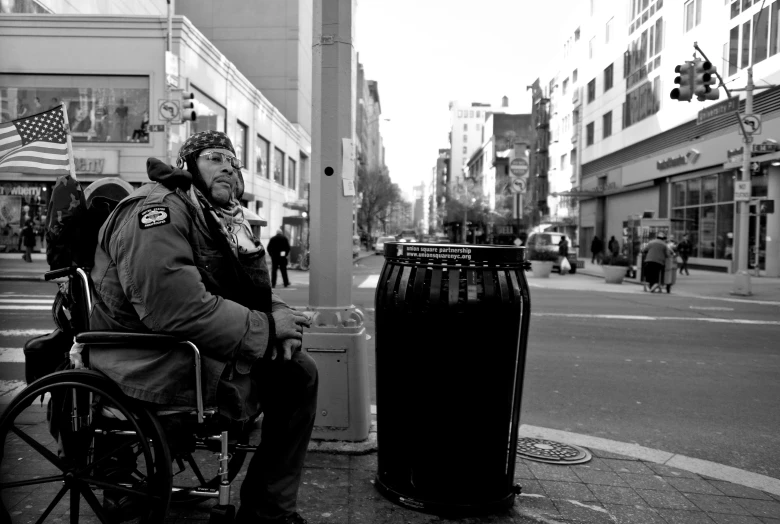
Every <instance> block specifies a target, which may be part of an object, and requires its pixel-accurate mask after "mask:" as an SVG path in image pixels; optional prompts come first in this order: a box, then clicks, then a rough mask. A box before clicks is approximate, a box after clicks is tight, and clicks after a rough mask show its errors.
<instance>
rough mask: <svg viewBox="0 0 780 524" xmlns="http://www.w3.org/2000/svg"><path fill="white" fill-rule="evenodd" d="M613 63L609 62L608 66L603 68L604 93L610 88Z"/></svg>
mask: <svg viewBox="0 0 780 524" xmlns="http://www.w3.org/2000/svg"><path fill="white" fill-rule="evenodd" d="M612 65H613V64H609V66H608V67H607V68H606V69H605V70H604V92H605V93H606V92H607V91H609V90H610V89H612V71H613V68H612Z"/></svg>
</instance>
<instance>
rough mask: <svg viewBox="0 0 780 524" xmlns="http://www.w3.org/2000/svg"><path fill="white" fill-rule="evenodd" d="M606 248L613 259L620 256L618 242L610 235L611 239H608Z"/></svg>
mask: <svg viewBox="0 0 780 524" xmlns="http://www.w3.org/2000/svg"><path fill="white" fill-rule="evenodd" d="M607 248H608V249H609V253H610V254H611V255H612V256H613V257H616V256H618V255H619V254H620V242H618V240H617V239H616V238H615V235H612V237H611V238H610V239H609V244H607Z"/></svg>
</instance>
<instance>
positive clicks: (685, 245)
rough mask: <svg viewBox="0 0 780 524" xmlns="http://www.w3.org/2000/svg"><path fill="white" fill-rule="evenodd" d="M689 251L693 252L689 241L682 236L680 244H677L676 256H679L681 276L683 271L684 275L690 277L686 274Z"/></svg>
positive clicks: (686, 236) (686, 237)
mask: <svg viewBox="0 0 780 524" xmlns="http://www.w3.org/2000/svg"><path fill="white" fill-rule="evenodd" d="M691 251H693V246H692V245H691V240H690V238H688V235H684V236H683V239H682V242H680V243H679V244H677V254H678V255H680V261H681V262H682V263H681V264H680V274H681V275H682V274H683V271H685V274H686V275H690V273H689V272H688V257H690V256H691Z"/></svg>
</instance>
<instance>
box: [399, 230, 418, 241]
mask: <svg viewBox="0 0 780 524" xmlns="http://www.w3.org/2000/svg"><path fill="white" fill-rule="evenodd" d="M396 240H398V241H399V242H417V232H416V231H415V230H414V229H403V230H401V232H400V233H398V236H397V237H396Z"/></svg>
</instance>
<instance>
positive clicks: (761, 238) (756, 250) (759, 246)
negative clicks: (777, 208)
mask: <svg viewBox="0 0 780 524" xmlns="http://www.w3.org/2000/svg"><path fill="white" fill-rule="evenodd" d="M758 202H759V201H756V200H754V201H752V202H751V203H750V234H749V235H748V251H749V253H750V255H749V256H748V269H752V270H753V271H754V274H755V276H759V274H760V272H761V271H764V270H765V269H766V215H763V214H760V213H758V212H757V211H758V209H757V208H758Z"/></svg>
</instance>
